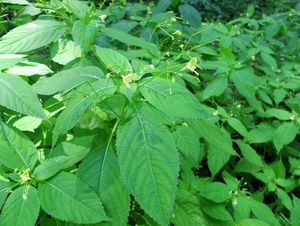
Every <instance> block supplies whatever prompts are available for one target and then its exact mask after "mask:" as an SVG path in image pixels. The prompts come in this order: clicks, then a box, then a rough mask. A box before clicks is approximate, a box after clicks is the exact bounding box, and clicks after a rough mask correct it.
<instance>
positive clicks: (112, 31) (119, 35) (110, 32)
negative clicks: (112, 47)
mask: <svg viewBox="0 0 300 226" xmlns="http://www.w3.org/2000/svg"><path fill="white" fill-rule="evenodd" d="M101 31H102V32H103V33H104V34H105V35H106V36H108V37H110V38H113V39H117V40H119V41H120V42H123V43H126V44H128V45H131V46H138V47H141V48H144V49H149V51H150V52H151V53H153V54H154V55H157V54H158V53H159V49H158V47H157V46H156V45H155V44H153V43H151V42H148V41H146V40H144V39H142V38H138V37H135V36H132V35H130V34H128V33H127V32H124V31H122V30H119V29H116V28H102V29H101Z"/></svg>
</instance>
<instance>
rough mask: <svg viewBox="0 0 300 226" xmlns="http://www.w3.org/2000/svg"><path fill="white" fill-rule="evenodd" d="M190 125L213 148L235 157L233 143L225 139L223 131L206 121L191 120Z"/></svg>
mask: <svg viewBox="0 0 300 226" xmlns="http://www.w3.org/2000/svg"><path fill="white" fill-rule="evenodd" d="M189 125H190V126H191V127H192V128H193V129H194V130H195V132H196V133H197V134H199V136H201V137H203V138H204V139H205V140H206V141H207V142H208V143H209V144H210V145H211V146H212V147H214V148H216V149H217V150H220V151H222V152H224V153H226V154H230V155H235V154H236V152H235V150H234V149H233V148H232V142H231V140H230V141H229V140H228V139H226V138H225V137H224V135H223V134H222V133H221V130H220V129H219V128H218V127H217V126H216V125H214V124H212V123H209V122H207V121H205V120H193V121H192V120H190V121H189Z"/></svg>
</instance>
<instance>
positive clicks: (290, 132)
mask: <svg viewBox="0 0 300 226" xmlns="http://www.w3.org/2000/svg"><path fill="white" fill-rule="evenodd" d="M297 133H298V128H297V127H296V125H295V124H293V123H292V122H291V123H288V122H286V123H283V124H282V125H280V126H279V127H278V128H277V129H276V130H275V133H274V136H273V143H274V145H275V147H276V150H277V151H278V152H279V151H280V150H281V149H282V148H283V146H284V145H287V144H289V143H291V142H292V141H293V140H294V139H295V137H296V135H297Z"/></svg>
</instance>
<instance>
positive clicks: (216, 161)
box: [207, 145, 230, 176]
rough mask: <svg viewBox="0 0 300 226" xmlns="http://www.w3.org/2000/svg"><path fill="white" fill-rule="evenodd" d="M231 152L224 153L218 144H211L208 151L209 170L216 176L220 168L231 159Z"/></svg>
mask: <svg viewBox="0 0 300 226" xmlns="http://www.w3.org/2000/svg"><path fill="white" fill-rule="evenodd" d="M229 159H230V154H227V153H224V152H223V150H222V149H219V148H218V147H217V146H211V145H210V146H209V149H208V153H207V164H208V168H209V171H210V172H211V174H212V175H213V176H215V175H216V174H217V173H218V172H219V171H220V169H221V168H222V167H223V166H224V165H225V164H226V163H227V162H228V161H229Z"/></svg>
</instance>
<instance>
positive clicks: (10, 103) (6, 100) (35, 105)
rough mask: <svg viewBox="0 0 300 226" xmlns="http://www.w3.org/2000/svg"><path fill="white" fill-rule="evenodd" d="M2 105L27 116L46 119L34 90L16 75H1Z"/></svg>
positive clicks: (0, 92) (0, 94)
mask: <svg viewBox="0 0 300 226" xmlns="http://www.w3.org/2000/svg"><path fill="white" fill-rule="evenodd" d="M0 105H2V106H4V107H7V108H9V109H11V110H14V111H17V112H19V113H22V114H25V115H29V116H33V117H37V118H41V119H45V118H46V116H45V114H44V111H43V108H42V105H41V103H40V101H39V99H38V97H37V96H36V94H35V93H34V92H33V90H32V88H31V87H30V86H29V85H28V84H27V83H26V82H25V81H24V80H23V79H22V78H20V77H18V76H16V75H9V74H3V73H0Z"/></svg>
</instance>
